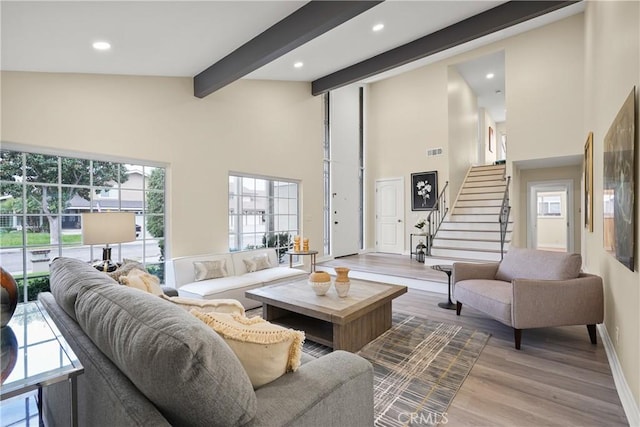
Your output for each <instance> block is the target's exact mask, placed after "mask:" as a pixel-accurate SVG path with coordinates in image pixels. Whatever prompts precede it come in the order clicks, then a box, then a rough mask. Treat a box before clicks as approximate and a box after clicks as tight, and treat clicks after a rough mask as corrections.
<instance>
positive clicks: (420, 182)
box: [411, 171, 438, 211]
mask: <svg viewBox="0 0 640 427" xmlns="http://www.w3.org/2000/svg"><path fill="white" fill-rule="evenodd" d="M437 198H438V171H431V172H418V173H412V174H411V210H412V211H430V210H433V209H435V205H436V200H437Z"/></svg>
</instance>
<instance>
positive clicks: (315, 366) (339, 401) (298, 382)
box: [248, 351, 374, 427]
mask: <svg viewBox="0 0 640 427" xmlns="http://www.w3.org/2000/svg"><path fill="white" fill-rule="evenodd" d="M256 396H257V398H258V412H257V414H256V416H255V417H254V418H253V420H251V422H250V423H249V424H248V425H250V426H267V425H269V426H276V425H277V426H284V425H287V426H305V425H317V426H321V425H322V426H347V425H348V426H354V427H358V426H363V427H370V426H372V425H373V415H374V412H373V367H372V366H371V363H369V362H368V361H367V360H365V359H363V358H362V357H360V356H357V355H355V354H352V353H348V352H345V351H334V352H333V353H330V354H327V355H326V356H322V357H320V358H318V359H316V360H313V361H310V362H308V363H305V364H303V365H302V366H300V368H299V369H298V370H297V371H296V372H293V373H289V374H285V375H283V376H282V377H280V378H278V379H277V380H275V381H273V382H271V383H269V384H266V385H264V386H263V387H260V388H259V389H257V390H256Z"/></svg>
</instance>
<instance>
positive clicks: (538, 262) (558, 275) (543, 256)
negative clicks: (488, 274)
mask: <svg viewBox="0 0 640 427" xmlns="http://www.w3.org/2000/svg"><path fill="white" fill-rule="evenodd" d="M581 268H582V257H581V256H580V254H569V253H565V252H551V251H541V250H536V249H523V248H513V247H512V248H510V249H509V252H507V254H506V255H505V256H504V259H503V260H502V262H501V263H500V265H499V266H498V272H497V273H496V279H497V280H504V281H507V282H510V281H512V280H513V279H532V280H567V279H575V278H576V277H578V275H579V274H580V269H581Z"/></svg>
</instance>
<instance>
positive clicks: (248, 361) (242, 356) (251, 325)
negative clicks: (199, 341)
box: [191, 309, 304, 388]
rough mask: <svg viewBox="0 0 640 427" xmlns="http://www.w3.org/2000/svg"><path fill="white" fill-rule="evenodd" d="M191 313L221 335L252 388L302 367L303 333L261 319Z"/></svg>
mask: <svg viewBox="0 0 640 427" xmlns="http://www.w3.org/2000/svg"><path fill="white" fill-rule="evenodd" d="M191 313H192V314H193V315H194V316H196V317H197V318H198V319H200V320H202V321H203V322H204V323H206V324H207V325H209V326H210V327H211V328H212V329H213V330H214V331H215V332H216V333H218V334H219V335H220V336H221V337H222V338H224V340H225V342H226V343H227V344H228V345H229V347H231V350H233V352H234V353H235V354H236V356H237V357H238V359H239V360H240V363H242V366H243V367H244V369H245V370H246V371H247V375H248V376H249V379H250V380H251V384H252V385H253V388H258V387H260V386H262V385H264V384H267V383H270V382H271V381H273V380H275V379H277V378H279V377H280V376H282V375H284V374H285V373H286V372H294V371H296V370H297V369H298V368H299V367H300V357H301V355H302V343H303V342H304V332H301V331H294V330H293V329H287V328H283V327H282V326H278V325H274V324H272V323H269V322H267V321H266V320H264V319H262V318H260V317H254V318H251V319H249V318H247V317H245V316H241V315H238V314H227V313H203V312H201V311H198V310H197V309H193V310H191Z"/></svg>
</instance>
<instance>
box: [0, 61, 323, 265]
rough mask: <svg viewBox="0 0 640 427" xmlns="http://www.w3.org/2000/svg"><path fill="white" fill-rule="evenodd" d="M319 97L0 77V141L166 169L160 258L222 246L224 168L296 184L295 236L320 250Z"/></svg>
mask: <svg viewBox="0 0 640 427" xmlns="http://www.w3.org/2000/svg"><path fill="white" fill-rule="evenodd" d="M322 122H323V110H322V97H313V96H311V91H310V87H309V84H307V83H291V82H266V81H255V80H241V81H237V82H235V83H233V84H231V85H229V86H227V87H225V88H223V89H222V90H220V91H218V92H216V93H214V94H212V95H209V96H208V97H206V98H204V99H198V98H195V97H194V96H193V88H192V79H189V78H162V77H131V76H105V75H80V74H48V73H18V72H4V73H2V134H1V137H2V141H3V142H10V143H18V144H24V146H25V147H29V148H33V147H41V148H44V149H49V150H55V151H60V150H62V152H66V153H69V152H77V153H86V154H88V155H91V156H98V157H99V156H104V155H106V156H113V157H116V158H122V159H138V160H140V159H142V160H147V161H153V162H161V163H165V164H167V165H168V177H167V186H168V190H169V191H168V195H169V200H168V205H169V211H168V213H167V215H168V224H169V230H168V234H169V236H168V237H169V239H168V242H170V247H168V248H167V249H168V252H169V256H184V255H193V254H199V253H207V252H223V251H227V250H228V238H227V235H228V173H229V171H235V172H244V173H251V174H259V175H264V176H273V177H282V178H289V179H295V180H300V181H301V184H302V185H301V194H302V212H301V213H302V218H304V222H303V223H302V227H303V230H302V233H303V234H304V236H305V237H307V236H308V237H309V238H310V242H311V246H312V247H313V248H318V249H320V248H321V247H322V204H323V198H322V192H323V184H322V157H323V156H322V136H323V128H322Z"/></svg>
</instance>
